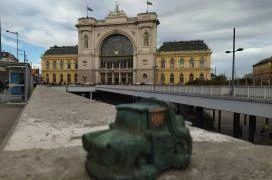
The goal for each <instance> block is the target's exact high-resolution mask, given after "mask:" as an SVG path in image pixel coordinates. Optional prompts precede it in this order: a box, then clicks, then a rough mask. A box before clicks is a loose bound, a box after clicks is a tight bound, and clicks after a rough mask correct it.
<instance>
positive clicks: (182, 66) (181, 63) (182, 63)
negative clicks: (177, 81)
mask: <svg viewBox="0 0 272 180" xmlns="http://www.w3.org/2000/svg"><path fill="white" fill-rule="evenodd" d="M179 67H180V68H184V59H183V58H180V60H179Z"/></svg>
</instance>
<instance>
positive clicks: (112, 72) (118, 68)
mask: <svg viewBox="0 0 272 180" xmlns="http://www.w3.org/2000/svg"><path fill="white" fill-rule="evenodd" d="M100 78H101V80H100V82H101V83H102V84H132V83H133V45H132V43H131V42H130V40H129V39H128V38H127V37H126V36H124V35H121V34H114V35H111V36H109V37H107V38H106V39H105V40H104V42H103V45H102V48H101V56H100Z"/></svg>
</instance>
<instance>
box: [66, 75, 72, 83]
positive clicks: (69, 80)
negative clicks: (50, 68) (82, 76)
mask: <svg viewBox="0 0 272 180" xmlns="http://www.w3.org/2000/svg"><path fill="white" fill-rule="evenodd" d="M67 82H68V83H69V82H71V75H70V74H67Z"/></svg>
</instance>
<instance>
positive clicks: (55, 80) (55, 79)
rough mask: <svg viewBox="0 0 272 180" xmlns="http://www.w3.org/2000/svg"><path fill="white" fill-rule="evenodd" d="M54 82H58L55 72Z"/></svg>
mask: <svg viewBox="0 0 272 180" xmlns="http://www.w3.org/2000/svg"><path fill="white" fill-rule="evenodd" d="M53 82H54V83H55V82H57V78H56V74H55V73H54V74H53Z"/></svg>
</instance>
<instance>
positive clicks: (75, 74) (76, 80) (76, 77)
mask: <svg viewBox="0 0 272 180" xmlns="http://www.w3.org/2000/svg"><path fill="white" fill-rule="evenodd" d="M75 82H77V74H75Z"/></svg>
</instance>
